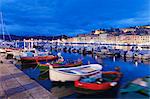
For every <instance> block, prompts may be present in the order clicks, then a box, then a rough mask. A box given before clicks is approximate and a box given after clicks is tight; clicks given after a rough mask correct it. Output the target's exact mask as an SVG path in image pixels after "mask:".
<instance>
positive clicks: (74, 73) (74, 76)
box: [49, 64, 102, 82]
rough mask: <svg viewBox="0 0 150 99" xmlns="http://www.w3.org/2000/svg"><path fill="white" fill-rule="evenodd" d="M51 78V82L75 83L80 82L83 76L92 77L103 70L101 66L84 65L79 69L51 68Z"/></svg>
mask: <svg viewBox="0 0 150 99" xmlns="http://www.w3.org/2000/svg"><path fill="white" fill-rule="evenodd" d="M49 67H50V69H49V77H50V80H51V81H61V82H66V81H75V80H79V79H80V77H82V76H87V75H92V74H94V73H97V72H99V71H100V70H102V66H101V65H99V64H90V65H82V66H78V67H70V68H59V69H55V68H53V66H52V65H51V66H49Z"/></svg>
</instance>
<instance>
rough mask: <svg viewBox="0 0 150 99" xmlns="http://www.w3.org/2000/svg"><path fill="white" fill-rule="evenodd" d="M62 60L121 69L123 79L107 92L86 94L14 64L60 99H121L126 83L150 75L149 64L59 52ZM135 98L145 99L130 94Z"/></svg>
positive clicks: (69, 84)
mask: <svg viewBox="0 0 150 99" xmlns="http://www.w3.org/2000/svg"><path fill="white" fill-rule="evenodd" d="M57 53H58V52H55V51H53V52H52V54H54V55H56V54H57ZM61 54H62V56H63V57H64V59H72V60H77V59H82V61H83V64H88V63H89V62H90V63H99V64H101V65H102V66H103V71H113V70H114V68H115V67H120V68H121V70H120V71H121V73H122V74H123V77H122V79H121V81H120V84H119V86H118V87H116V88H113V89H112V90H110V91H107V92H95V93H93V92H87V91H84V90H77V89H75V88H74V87H73V82H67V83H60V82H59V83H58V82H57V83H56V82H51V81H50V80H49V77H48V74H46V73H45V74H42V75H41V74H40V71H39V69H38V68H37V67H36V66H35V67H28V66H21V64H20V63H16V66H17V67H18V68H19V69H21V70H22V71H23V72H25V73H26V74H27V75H28V76H29V77H30V78H32V79H34V80H36V81H37V82H38V83H39V84H41V85H42V86H43V87H44V88H46V89H47V90H49V91H50V92H52V94H54V95H55V96H57V97H59V98H61V99H70V98H71V99H78V98H84V99H87V98H92V99H93V98H115V99H116V98H122V95H121V94H120V93H119V89H120V88H122V87H123V86H124V85H125V84H127V83H128V82H130V81H132V80H134V79H137V78H141V77H145V76H149V75H150V72H149V71H150V66H149V65H150V64H149V63H142V62H138V63H135V62H134V61H133V60H132V59H122V58H115V59H114V58H113V57H109V58H108V57H107V58H99V57H95V56H92V55H85V56H84V55H82V54H78V53H67V52H61ZM132 95H133V96H134V97H137V98H140V97H141V98H143V97H144V98H147V99H148V97H146V96H141V95H134V94H131V97H133V96H132Z"/></svg>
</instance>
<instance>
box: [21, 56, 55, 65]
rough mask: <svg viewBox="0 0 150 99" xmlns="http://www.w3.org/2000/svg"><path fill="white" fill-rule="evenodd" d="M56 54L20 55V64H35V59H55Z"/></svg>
mask: <svg viewBox="0 0 150 99" xmlns="http://www.w3.org/2000/svg"><path fill="white" fill-rule="evenodd" d="M57 58H58V57H57V56H54V55H49V56H35V57H21V62H22V64H36V63H37V62H36V61H52V60H55V59H57Z"/></svg>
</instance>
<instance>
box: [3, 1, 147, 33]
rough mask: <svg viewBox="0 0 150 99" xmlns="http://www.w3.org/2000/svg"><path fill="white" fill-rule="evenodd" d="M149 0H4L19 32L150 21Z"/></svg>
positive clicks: (10, 21) (13, 30)
mask: <svg viewBox="0 0 150 99" xmlns="http://www.w3.org/2000/svg"><path fill="white" fill-rule="evenodd" d="M148 4H149V0H132V1H131V0H124V1H123V0H109V2H108V0H1V10H2V11H3V16H4V22H5V24H6V27H7V29H8V31H9V32H10V33H12V34H16V35H29V33H30V35H58V34H66V35H71V36H73V35H77V34H79V33H85V32H86V33H88V32H90V31H92V30H94V29H99V28H108V27H122V26H132V25H143V24H147V23H149V18H148V17H150V15H149V14H148V12H149V10H150V9H149V7H148Z"/></svg>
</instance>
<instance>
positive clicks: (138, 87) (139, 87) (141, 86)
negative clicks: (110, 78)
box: [120, 76, 150, 97]
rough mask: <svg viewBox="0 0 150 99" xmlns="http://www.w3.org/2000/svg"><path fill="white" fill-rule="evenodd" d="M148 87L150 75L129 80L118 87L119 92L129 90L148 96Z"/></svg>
mask: <svg viewBox="0 0 150 99" xmlns="http://www.w3.org/2000/svg"><path fill="white" fill-rule="evenodd" d="M149 88H150V76H147V77H143V78H138V79H135V80H133V81H131V82H129V83H128V84H127V85H125V86H124V87H123V88H121V89H120V93H122V94H128V93H131V92H136V93H139V94H142V95H145V96H148V97H149V96H150V90H149Z"/></svg>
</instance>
